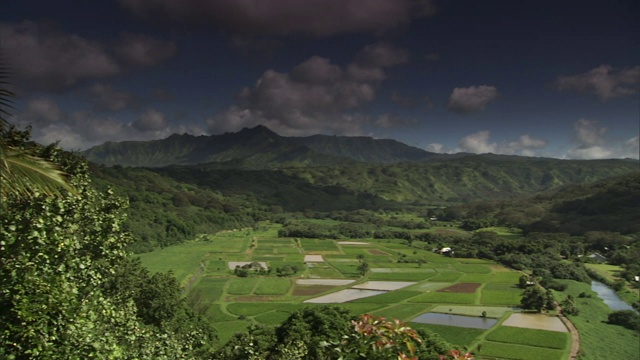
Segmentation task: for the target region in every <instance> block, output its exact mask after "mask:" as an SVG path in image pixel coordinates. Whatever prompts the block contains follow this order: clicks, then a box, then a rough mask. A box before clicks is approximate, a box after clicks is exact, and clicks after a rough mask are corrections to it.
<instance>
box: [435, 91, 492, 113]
mask: <svg viewBox="0 0 640 360" xmlns="http://www.w3.org/2000/svg"><path fill="white" fill-rule="evenodd" d="M497 98H498V91H497V90H496V87H495V86H488V85H480V86H470V87H466V88H455V89H453V92H452V93H451V95H450V96H449V101H448V103H447V109H449V110H450V111H453V112H456V113H459V114H470V113H475V112H479V111H482V110H484V109H485V107H486V106H487V104H489V103H490V102H492V101H495V100H496V99H497Z"/></svg>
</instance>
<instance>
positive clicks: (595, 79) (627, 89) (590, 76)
mask: <svg viewBox="0 0 640 360" xmlns="http://www.w3.org/2000/svg"><path fill="white" fill-rule="evenodd" d="M639 84H640V66H636V67H632V68H623V69H614V68H613V67H611V66H609V65H600V66H598V67H597V68H594V69H591V70H589V71H587V72H585V73H582V74H577V75H568V76H564V75H563V76H558V78H557V79H556V81H555V87H556V89H557V90H569V91H577V92H581V93H588V94H593V95H595V96H597V97H598V98H600V100H602V101H607V100H609V99H613V98H617V97H622V96H628V95H634V94H638V89H639Z"/></svg>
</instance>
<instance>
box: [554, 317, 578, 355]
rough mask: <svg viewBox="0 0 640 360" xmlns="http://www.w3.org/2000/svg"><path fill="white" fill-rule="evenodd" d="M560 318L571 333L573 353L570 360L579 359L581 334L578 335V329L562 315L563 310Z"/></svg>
mask: <svg viewBox="0 0 640 360" xmlns="http://www.w3.org/2000/svg"><path fill="white" fill-rule="evenodd" d="M558 317H559V318H560V320H562V322H563V323H564V325H565V326H566V327H567V329H569V332H570V333H571V353H570V354H569V359H577V358H578V351H580V334H579V333H578V329H576V327H575V326H574V325H573V323H572V322H571V320H569V319H568V318H567V317H566V316H564V315H563V314H562V310H560V312H559V313H558Z"/></svg>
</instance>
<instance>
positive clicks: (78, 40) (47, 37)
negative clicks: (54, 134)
mask: <svg viewBox="0 0 640 360" xmlns="http://www.w3.org/2000/svg"><path fill="white" fill-rule="evenodd" d="M0 43H2V47H3V51H4V52H5V56H6V57H7V60H8V63H9V66H10V68H11V70H12V72H13V74H14V75H15V76H17V77H19V78H22V79H25V80H27V81H24V82H22V83H23V84H24V86H27V87H29V89H35V90H45V91H56V90H61V89H65V88H68V87H71V86H73V85H76V84H77V83H78V82H80V81H82V80H86V79H99V78H104V77H108V76H112V75H115V74H118V73H119V72H120V71H121V67H120V65H119V64H118V63H117V61H116V60H115V59H114V58H113V57H112V56H111V55H110V54H109V53H108V52H107V50H106V48H105V46H103V45H102V44H100V43H98V42H96V41H91V40H88V39H85V38H83V37H81V36H78V35H75V34H65V33H62V32H60V31H57V30H56V29H52V28H50V27H48V26H44V25H39V24H36V23H34V22H30V21H24V22H22V23H20V24H7V23H5V24H2V25H0Z"/></svg>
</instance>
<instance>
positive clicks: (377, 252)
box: [369, 249, 389, 255]
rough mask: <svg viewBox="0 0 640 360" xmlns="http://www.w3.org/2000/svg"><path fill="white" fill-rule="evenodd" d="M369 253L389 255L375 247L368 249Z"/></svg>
mask: <svg viewBox="0 0 640 360" xmlns="http://www.w3.org/2000/svg"><path fill="white" fill-rule="evenodd" d="M369 254H371V255H389V254H388V253H386V252H384V251H380V250H376V249H371V250H369Z"/></svg>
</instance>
